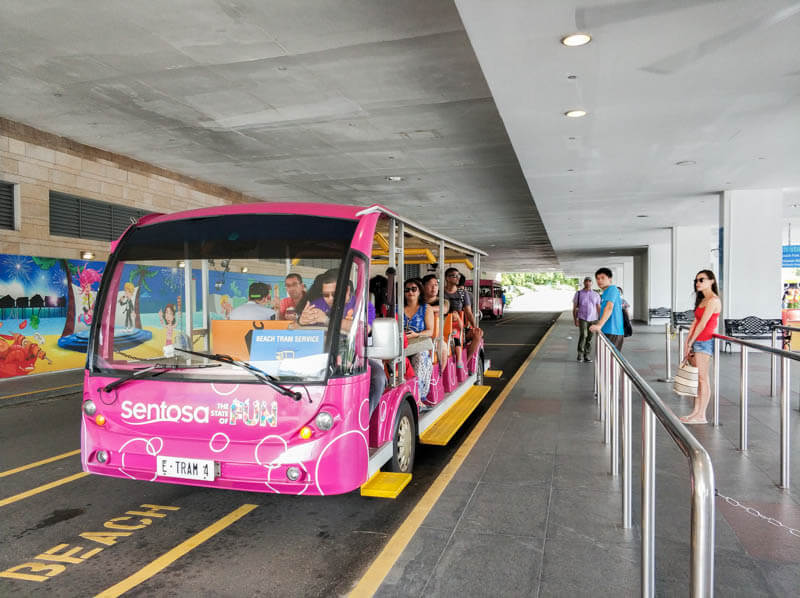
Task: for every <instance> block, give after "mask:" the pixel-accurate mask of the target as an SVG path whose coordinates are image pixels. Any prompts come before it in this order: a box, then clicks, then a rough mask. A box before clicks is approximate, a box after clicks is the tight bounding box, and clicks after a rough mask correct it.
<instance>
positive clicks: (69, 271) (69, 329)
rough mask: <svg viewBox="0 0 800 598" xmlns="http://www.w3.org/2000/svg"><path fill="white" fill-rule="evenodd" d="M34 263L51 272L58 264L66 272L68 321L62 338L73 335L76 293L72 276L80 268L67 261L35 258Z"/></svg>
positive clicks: (65, 323)
mask: <svg viewBox="0 0 800 598" xmlns="http://www.w3.org/2000/svg"><path fill="white" fill-rule="evenodd" d="M33 261H34V262H35V263H36V265H37V266H39V268H41V269H42V270H45V271H49V270H50V269H51V268H52V267H53V266H55V265H56V263H58V264H59V265H60V266H61V269H62V270H63V271H64V278H65V279H66V281H67V319H66V322H64V330H63V331H62V332H61V336H62V337H63V336H69V335H70V334H73V333H74V332H75V292H74V291H73V290H72V276H73V275H75V274H77V273H78V268H77V267H76V266H73V265H72V264H70V263H69V262H68V261H67V260H65V259H56V258H52V257H33Z"/></svg>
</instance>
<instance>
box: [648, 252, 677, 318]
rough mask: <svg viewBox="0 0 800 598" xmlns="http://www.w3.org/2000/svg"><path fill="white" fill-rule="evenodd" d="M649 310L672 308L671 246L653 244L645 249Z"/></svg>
mask: <svg viewBox="0 0 800 598" xmlns="http://www.w3.org/2000/svg"><path fill="white" fill-rule="evenodd" d="M647 260H648V264H647V275H648V278H649V280H648V288H649V293H648V301H649V309H656V308H657V307H668V308H671V307H672V244H671V241H667V242H664V243H654V244H652V245H650V246H649V247H648V248H647Z"/></svg>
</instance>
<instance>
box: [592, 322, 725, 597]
mask: <svg viewBox="0 0 800 598" xmlns="http://www.w3.org/2000/svg"><path fill="white" fill-rule="evenodd" d="M620 379H621V381H622V385H621V386H622V417H621V419H622V423H621V427H622V435H623V437H622V460H623V463H622V465H623V467H622V471H623V480H622V481H623V493H622V526H623V527H624V528H629V527H631V463H632V457H631V455H632V451H631V437H632V424H631V386H635V387H636V388H637V390H638V391H639V393H640V394H641V396H642V461H641V467H642V473H641V479H642V558H641V579H642V596H646V597H648V598H649V597H651V596H654V595H655V480H656V475H655V474H656V471H655V468H656V461H655V450H656V443H655V439H656V436H655V431H656V418H657V419H658V421H660V422H661V424H662V425H663V426H664V428H665V429H666V430H667V432H668V433H669V435H670V436H671V437H672V439H673V440H674V441H675V443H676V444H677V445H678V448H680V450H681V451H682V452H683V454H684V455H686V457H687V459H688V460H689V464H690V478H691V488H692V498H691V503H692V522H691V582H690V583H691V585H690V587H691V595H692V596H695V597H699V596H709V597H710V596H713V594H714V467H713V465H712V463H711V458H710V457H709V455H708V452H707V451H706V450H705V449H704V448H703V446H702V445H701V444H700V443H699V442H698V441H697V439H696V438H695V437H694V436H693V435H692V434H691V432H689V430H688V429H687V428H686V426H684V425H683V424H682V423H681V421H680V420H679V419H678V418H677V417H676V416H675V414H674V413H672V410H671V409H670V408H669V407H667V406H666V404H665V403H664V402H663V401H662V400H661V398H660V397H659V396H658V395H657V394H656V393H655V391H654V390H653V389H652V388H650V386H649V385H648V384H647V382H646V381H645V380H644V378H642V376H641V375H639V373H638V372H637V371H636V370H635V369H634V368H633V366H632V365H631V364H630V363H629V362H628V360H627V359H625V357H623V356H622V354H621V353H620V352H619V351H618V350H617V348H616V347H615V346H614V345H612V344H611V342H610V341H609V340H608V338H607V337H606V336H605V335H604V334H603V333H602V332H600V333H598V342H597V359H596V361H595V387H596V389H597V392H598V396H597V400H598V403H599V405H600V417H601V420H603V421H604V422H605V424H606V426H605V430H606V431H605V432H604V441H605V442H606V444H608V442H609V440H611V444H612V456H611V473H612V475H617V473H618V463H619V461H618V450H619V448H618V445H619V434H620V417H619V415H618V411H619V399H620V397H619V387H620V384H619V382H620Z"/></svg>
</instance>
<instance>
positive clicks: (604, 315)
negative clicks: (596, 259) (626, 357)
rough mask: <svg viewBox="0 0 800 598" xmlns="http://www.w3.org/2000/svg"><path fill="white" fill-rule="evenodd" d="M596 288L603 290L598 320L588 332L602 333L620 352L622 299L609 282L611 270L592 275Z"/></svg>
mask: <svg viewBox="0 0 800 598" xmlns="http://www.w3.org/2000/svg"><path fill="white" fill-rule="evenodd" d="M594 277H595V280H597V286H599V287H600V288H601V289H602V290H603V295H602V296H601V298H600V319H599V320H597V323H596V324H593V325H592V326H591V327H590V328H589V330H591V331H592V332H599V331H601V330H602V331H603V334H605V335H606V336H607V337H608V340H610V341H611V342H612V343H614V346H615V347H616V348H617V349H618V350H620V351H622V341H623V340H625V329H624V327H623V323H622V297H621V296H620V294H619V289H618V288H617V285H615V284H614V282H613V281H612V280H611V278H612V274H611V270H609V269H608V268H600V269H599V270H598V271H597V272H595V273H594Z"/></svg>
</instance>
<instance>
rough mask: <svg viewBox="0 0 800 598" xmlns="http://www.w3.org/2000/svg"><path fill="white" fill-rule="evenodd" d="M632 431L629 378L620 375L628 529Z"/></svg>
mask: <svg viewBox="0 0 800 598" xmlns="http://www.w3.org/2000/svg"><path fill="white" fill-rule="evenodd" d="M632 433H633V429H632V425H631V379H630V378H628V376H626V375H623V376H622V527H623V528H624V529H630V528H631V527H632V526H633V522H632V511H633V509H632V508H631V507H632V505H631V500H632V496H633V491H632V483H633V480H632V475H631V470H632V463H631V459H632V453H633V451H632V442H631V436H632Z"/></svg>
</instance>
